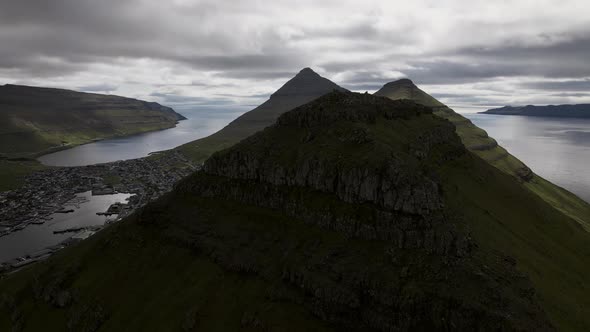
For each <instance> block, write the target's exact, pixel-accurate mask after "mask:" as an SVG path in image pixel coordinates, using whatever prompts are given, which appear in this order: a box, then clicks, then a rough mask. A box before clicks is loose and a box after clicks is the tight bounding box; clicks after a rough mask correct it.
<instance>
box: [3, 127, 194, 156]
mask: <svg viewBox="0 0 590 332" xmlns="http://www.w3.org/2000/svg"><path fill="white" fill-rule="evenodd" d="M184 120H188V119H187V118H184V119H180V120H178V121H176V122H175V123H174V125H173V126H170V127H166V128H160V129H153V130H147V131H141V132H136V133H132V134H128V135H113V136H109V137H97V138H93V139H92V140H90V141H88V142H84V143H80V144H70V145H64V146H56V147H52V148H49V149H47V150H44V151H40V152H35V153H33V154H29V155H28V156H22V157H12V158H11V157H8V158H7V159H8V160H9V161H10V160H16V159H19V158H24V159H26V160H36V161H37V162H39V163H40V164H41V165H43V166H45V167H74V166H54V165H47V164H44V163H43V162H42V161H41V160H39V158H41V157H43V156H46V155H50V154H53V153H56V152H60V151H65V150H70V149H73V148H76V147H78V146H82V145H87V144H92V143H97V142H101V141H106V140H109V139H116V138H123V137H133V136H139V135H143V134H148V133H153V132H158V131H164V130H168V129H173V128H176V127H177V126H178V123H179V122H180V121H184Z"/></svg>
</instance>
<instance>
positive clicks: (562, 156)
mask: <svg viewBox="0 0 590 332" xmlns="http://www.w3.org/2000/svg"><path fill="white" fill-rule="evenodd" d="M463 115H464V116H466V117H467V118H469V119H471V121H472V122H473V123H474V124H475V125H477V126H478V127H481V128H482V129H485V130H486V131H487V132H488V134H489V135H490V136H491V137H493V138H495V139H496V140H497V141H498V143H499V144H500V145H502V146H503V147H505V148H506V149H507V150H508V151H509V152H510V153H511V154H513V155H514V156H516V157H517V158H519V159H520V160H522V161H523V162H524V163H525V164H527V166H529V167H530V168H531V169H532V170H533V171H534V172H535V173H537V174H539V175H540V176H542V177H544V178H545V179H547V180H549V181H551V182H553V183H555V184H557V185H559V186H562V187H564V188H566V189H568V190H569V191H571V192H573V193H575V194H577V195H578V196H580V197H581V198H583V199H585V200H586V201H588V202H590V170H589V169H588V166H589V165H590V119H555V118H541V117H525V116H507V115H492V114H463Z"/></svg>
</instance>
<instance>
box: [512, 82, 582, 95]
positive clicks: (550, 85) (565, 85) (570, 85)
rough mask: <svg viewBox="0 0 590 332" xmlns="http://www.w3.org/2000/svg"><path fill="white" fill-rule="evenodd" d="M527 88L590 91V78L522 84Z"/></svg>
mask: <svg viewBox="0 0 590 332" xmlns="http://www.w3.org/2000/svg"><path fill="white" fill-rule="evenodd" d="M520 86H522V87H523V88H526V89H535V90H551V91H587V92H588V93H590V79H585V80H565V81H541V82H526V83H522V84H520Z"/></svg>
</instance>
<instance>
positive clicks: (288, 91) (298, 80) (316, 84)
mask: <svg viewBox="0 0 590 332" xmlns="http://www.w3.org/2000/svg"><path fill="white" fill-rule="evenodd" d="M333 90H338V91H347V90H346V89H343V88H341V87H340V86H338V85H337V84H336V83H334V82H332V81H330V80H329V79H327V78H324V77H322V76H320V75H319V74H318V73H316V72H315V71H313V70H312V69H311V68H309V67H306V68H303V69H301V71H299V73H297V75H295V77H293V78H292V79H290V80H289V81H288V82H287V83H285V85H283V86H282V87H281V88H280V89H278V90H277V91H276V92H275V93H273V94H272V95H271V98H273V97H280V96H312V95H314V96H316V95H317V96H321V95H323V94H325V93H328V92H331V91H333Z"/></svg>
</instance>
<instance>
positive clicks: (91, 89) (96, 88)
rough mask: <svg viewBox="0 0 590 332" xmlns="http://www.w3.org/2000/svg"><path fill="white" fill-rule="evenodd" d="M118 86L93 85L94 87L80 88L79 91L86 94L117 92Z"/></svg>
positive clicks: (85, 86)
mask: <svg viewBox="0 0 590 332" xmlns="http://www.w3.org/2000/svg"><path fill="white" fill-rule="evenodd" d="M117 88H118V86H116V85H113V84H108V83H100V84H92V85H84V86H81V87H78V90H80V91H84V92H107V93H108V92H113V91H116V90H117Z"/></svg>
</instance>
